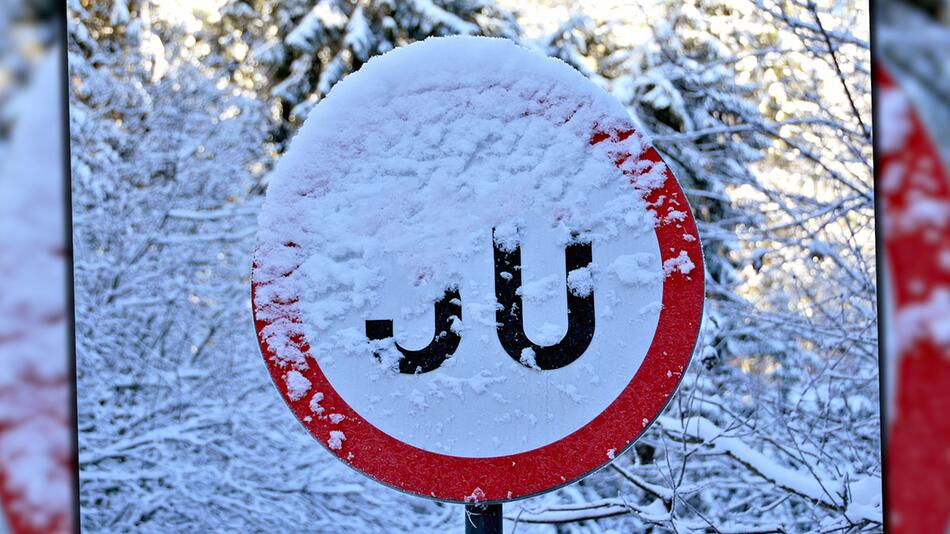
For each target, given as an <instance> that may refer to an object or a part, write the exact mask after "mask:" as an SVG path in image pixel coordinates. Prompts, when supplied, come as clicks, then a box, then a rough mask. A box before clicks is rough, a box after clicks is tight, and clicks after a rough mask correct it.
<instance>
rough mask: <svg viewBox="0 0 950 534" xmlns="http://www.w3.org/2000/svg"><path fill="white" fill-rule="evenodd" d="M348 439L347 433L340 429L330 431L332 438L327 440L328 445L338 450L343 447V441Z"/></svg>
mask: <svg viewBox="0 0 950 534" xmlns="http://www.w3.org/2000/svg"><path fill="white" fill-rule="evenodd" d="M344 441H346V434H344V433H343V432H340V431H339V430H331V431H330V439H329V440H327V446H328V447H330V448H331V449H333V450H335V451H338V450H340V449H342V448H343V442H344Z"/></svg>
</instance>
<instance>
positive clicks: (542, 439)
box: [301, 214, 662, 457]
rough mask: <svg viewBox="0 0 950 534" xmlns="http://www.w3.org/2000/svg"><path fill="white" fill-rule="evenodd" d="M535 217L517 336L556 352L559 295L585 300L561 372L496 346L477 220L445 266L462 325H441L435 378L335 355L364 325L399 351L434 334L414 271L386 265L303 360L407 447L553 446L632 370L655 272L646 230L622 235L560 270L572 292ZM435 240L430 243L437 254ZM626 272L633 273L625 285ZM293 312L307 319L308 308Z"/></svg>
mask: <svg viewBox="0 0 950 534" xmlns="http://www.w3.org/2000/svg"><path fill="white" fill-rule="evenodd" d="M477 215H478V214H473V216H477ZM543 220H544V219H543V216H542V215H540V214H538V215H537V216H536V217H531V218H526V221H529V222H528V223H527V224H526V226H525V228H524V230H523V231H522V233H521V247H520V248H521V267H522V271H521V278H522V283H521V297H522V301H523V304H524V308H523V323H524V334H525V335H527V337H528V339H530V340H531V341H532V342H533V343H534V344H537V345H540V346H554V345H557V344H558V342H560V341H561V339H562V338H564V336H565V334H566V333H567V327H568V321H569V319H568V306H567V294H568V292H569V291H576V292H578V293H582V294H586V295H588V296H591V295H592V296H593V300H594V304H595V305H594V310H595V317H596V321H595V327H594V331H593V338H592V340H591V341H590V344H589V346H588V347H587V349H586V350H585V351H583V353H582V354H579V355H578V358H577V359H576V360H575V361H574V362H573V363H571V364H569V365H566V366H564V367H561V368H558V369H550V370H540V369H534V368H532V367H531V365H532V364H531V362H530V360H528V359H527V358H526V359H525V362H526V363H521V361H520V360H521V358H519V360H518V361H516V360H515V359H514V358H512V357H511V356H510V355H509V354H508V353H507V352H506V351H505V349H504V347H503V346H502V345H501V343H500V341H499V338H498V333H497V327H496V309H495V306H496V305H495V303H496V302H497V300H496V296H495V269H494V261H493V246H492V242H491V228H492V221H490V220H486V221H483V223H482V227H484V228H485V229H486V230H485V232H484V233H485V234H486V235H485V236H484V237H483V238H482V239H481V240H480V241H481V242H480V243H479V246H478V249H477V250H473V252H472V254H470V255H468V256H467V257H458V258H457V260H458V263H457V264H456V265H453V266H452V267H453V270H457V272H458V273H460V274H461V278H460V283H459V287H458V293H459V297H460V300H461V304H462V305H461V310H462V318H461V320H452V322H451V323H449V324H446V327H448V328H450V329H452V328H455V329H456V330H457V331H458V334H459V338H460V342H459V344H458V347H457V348H456V349H455V351H454V353H452V354H451V355H450V356H449V357H448V358H447V359H446V360H445V361H444V362H443V363H441V364H440V365H439V367H437V368H436V369H433V370H431V371H427V372H425V373H420V374H404V373H399V372H392V370H390V369H387V368H385V367H383V366H382V365H381V363H380V362H379V361H377V359H375V358H373V357H372V353H371V352H369V351H368V350H366V349H364V351H363V352H362V353H360V352H353V353H347V343H349V341H350V339H352V337H351V336H355V335H362V332H361V330H363V328H362V327H363V325H364V323H365V321H366V320H367V319H369V320H374V319H380V318H385V319H390V320H392V323H393V330H394V333H395V336H394V338H395V341H396V342H397V343H398V344H399V345H400V346H401V347H405V348H407V349H411V350H420V349H424V348H425V347H427V346H428V345H430V343H432V341H433V337H434V336H435V328H434V325H435V315H436V314H435V307H434V305H433V300H432V297H431V296H430V294H431V291H430V288H428V287H426V286H425V285H423V284H419V285H414V284H413V283H412V282H413V280H414V279H416V278H417V277H418V276H419V275H420V272H419V269H418V268H414V267H416V266H412V265H409V266H407V265H401V264H400V263H399V262H398V260H397V261H393V262H390V263H388V264H387V263H386V262H382V263H380V264H379V265H376V266H372V267H374V268H376V269H378V271H379V274H380V275H381V276H382V277H383V278H384V280H385V281H384V282H382V283H381V285H380V286H379V287H378V289H377V295H378V297H377V299H378V303H377V304H376V305H374V306H369V307H368V308H369V309H368V310H364V311H357V310H354V311H351V312H350V313H347V314H346V315H344V316H342V317H341V318H340V319H339V320H337V321H335V322H334V325H335V326H336V327H337V328H338V330H337V331H338V332H342V333H343V335H341V336H337V335H334V334H333V333H330V334H328V336H327V337H328V342H327V343H325V344H324V343H319V344H318V345H317V346H318V347H319V350H318V351H316V352H315V354H314V357H315V358H316V360H317V363H318V364H319V365H320V368H321V369H322V370H323V372H324V373H325V374H326V376H327V378H328V379H329V380H330V382H331V383H333V384H334V386H335V387H336V390H337V392H339V394H340V395H341V396H342V397H343V399H344V400H345V401H346V402H347V404H349V405H350V406H351V407H352V408H353V409H354V410H356V411H357V412H359V413H360V414H361V415H362V416H363V417H364V418H366V420H367V421H369V422H370V423H371V424H372V425H373V426H376V427H377V428H379V429H380V430H382V431H383V432H386V433H387V434H389V435H391V436H393V437H394V438H396V439H399V440H401V441H404V442H406V443H408V444H410V445H413V446H415V447H419V448H421V449H425V450H428V451H432V452H439V453H443V454H450V455H455V456H465V457H486V456H503V455H509V454H516V453H519V452H524V451H529V450H532V449H536V448H539V447H543V446H545V445H547V444H549V443H552V442H554V441H557V440H559V439H561V438H563V437H564V436H567V435H568V434H570V433H572V432H574V431H576V430H578V429H579V428H581V427H582V426H584V425H585V424H587V423H589V422H590V421H591V420H592V419H594V417H596V416H597V415H598V414H600V413H601V412H602V411H603V410H604V409H605V408H606V407H607V406H608V405H609V404H610V403H611V402H613V400H614V399H616V398H617V396H618V395H619V394H620V392H621V391H622V390H623V389H624V388H625V387H626V386H627V384H629V383H630V380H631V379H632V378H633V375H634V374H635V373H636V371H637V369H638V368H639V367H640V363H641V362H642V361H643V358H644V356H645V355H646V353H647V350H648V349H649V347H650V343H651V342H652V340H653V334H654V332H655V330H656V324H657V320H658V318H659V315H660V307H661V301H662V284H661V283H660V282H661V280H660V278H661V277H660V276H658V275H659V274H661V273H662V264H661V262H660V253H659V246H658V244H657V240H656V237H655V235H654V234H653V232H652V231H651V232H649V233H644V234H642V235H640V236H638V237H633V236H632V235H631V234H628V235H625V236H624V239H620V238H617V239H614V240H607V239H604V240H598V241H597V242H596V243H595V244H594V246H593V247H592V252H593V262H591V263H590V264H589V265H585V266H584V267H583V270H582V271H577V270H575V271H573V272H572V273H571V276H572V277H573V280H574V281H575V282H578V283H576V284H574V286H575V287H573V288H572V287H570V285H569V281H568V280H570V279H569V278H568V274H567V272H566V267H565V247H564V245H563V244H561V243H562V242H563V240H564V239H565V237H569V236H565V235H564V232H563V231H560V232H559V231H558V229H556V228H551V227H550V225H546V224H543V223H542V221H543ZM532 222H534V223H535V224H532ZM392 224H398V223H397V222H396V221H392ZM341 237H343V236H341ZM449 238H450V236H446V237H445V239H449ZM344 239H345V238H344ZM439 241H441V240H440V239H436V240H435V242H433V243H432V244H431V246H435V247H437V244H438V242H439ZM415 246H430V244H429V243H425V242H421V243H417V244H416V245H415ZM388 252H389V254H392V256H393V257H394V258H398V257H405V256H411V251H388ZM425 267H426V266H422V270H423V271H425ZM311 268H312V270H311ZM301 270H302V271H303V274H304V276H305V277H307V278H310V277H314V278H315V279H310V280H308V279H307V278H304V279H303V280H302V281H301V284H302V285H309V284H314V283H317V282H318V280H319V278H320V276H321V275H322V274H323V271H322V269H321V267H320V265H319V264H318V263H317V264H308V263H306V262H305V263H304V264H303V265H302V266H301ZM631 271H634V272H635V273H636V274H635V276H633V277H628V275H629V274H630V272H631ZM648 273H653V274H654V275H655V276H650V275H649V274H648ZM631 282H632V283H631ZM302 309H303V311H304V318H305V321H307V320H308V319H310V318H308V317H307V309H308V308H307V306H306V305H304V306H303V307H302ZM443 331H444V330H443ZM397 354H398V352H397ZM529 355H530V353H528V354H526V356H529ZM620 355H622V357H618V356H620ZM397 357H398V356H397ZM367 393H369V394H367Z"/></svg>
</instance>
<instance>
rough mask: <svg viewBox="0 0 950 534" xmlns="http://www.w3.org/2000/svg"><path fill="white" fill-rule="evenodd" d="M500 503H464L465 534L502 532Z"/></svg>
mask: <svg viewBox="0 0 950 534" xmlns="http://www.w3.org/2000/svg"><path fill="white" fill-rule="evenodd" d="M501 506H502V505H500V504H484V505H483V504H466V505H465V534H502V528H501V525H502V515H501Z"/></svg>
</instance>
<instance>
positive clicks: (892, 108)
mask: <svg viewBox="0 0 950 534" xmlns="http://www.w3.org/2000/svg"><path fill="white" fill-rule="evenodd" d="M878 96H879V100H878V102H877V105H878V106H879V107H878V110H879V113H880V115H879V118H878V120H880V121H881V123H882V124H886V125H887V127H885V128H880V130H879V133H880V138H879V139H878V143H879V144H878V147H879V148H880V149H881V152H882V153H884V154H890V153H893V152H895V151H897V150H900V149H901V148H903V147H904V144H905V143H906V142H907V136H908V135H910V131H911V127H912V124H911V120H910V102H908V100H907V97H906V96H904V94H903V93H901V92H900V91H899V90H896V89H882V90H881V92H880V93H879V95H878Z"/></svg>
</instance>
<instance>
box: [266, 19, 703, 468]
mask: <svg viewBox="0 0 950 534" xmlns="http://www.w3.org/2000/svg"><path fill="white" fill-rule="evenodd" d="M629 125H630V121H629V118H628V115H627V112H626V110H625V109H624V108H623V106H622V105H620V104H619V103H618V102H616V101H615V100H614V99H613V98H611V97H610V96H609V95H608V94H607V93H605V92H603V91H602V90H601V89H599V88H598V87H596V86H595V85H594V84H592V83H591V82H590V81H588V80H587V79H586V78H584V77H583V76H582V75H581V74H580V73H578V72H577V71H575V70H574V69H573V68H571V67H569V66H568V65H566V64H565V63H563V62H561V61H559V60H556V59H551V58H545V57H542V56H540V55H536V54H534V53H532V52H529V51H528V50H525V49H523V48H521V47H519V46H517V45H515V44H514V43H512V42H510V41H507V40H502V39H489V38H476V37H451V38H438V39H428V40H426V41H424V42H421V43H416V44H412V45H409V46H406V47H403V48H399V49H396V50H394V51H391V52H389V53H387V54H385V55H383V56H379V57H376V58H373V59H371V60H370V61H369V62H368V63H367V64H366V65H364V66H363V68H362V69H361V70H360V71H359V72H357V73H355V74H353V75H350V76H349V77H347V78H346V79H344V80H343V81H342V82H340V83H339V84H337V85H336V86H335V87H334V88H333V90H332V91H331V92H330V94H329V95H328V96H327V97H326V98H325V99H324V100H323V101H322V102H320V104H318V105H317V106H316V107H315V108H314V110H313V112H312V113H311V114H310V116H309V118H308V119H307V121H306V123H305V124H304V125H303V126H302V128H301V129H300V131H299V133H298V134H297V136H296V137H295V138H294V140H293V142H292V145H291V147H290V149H289V150H288V152H287V153H286V154H285V155H284V157H283V158H282V159H281V160H280V162H279V163H278V165H277V166H276V168H275V170H274V172H273V174H272V176H271V179H270V187H269V190H268V195H267V200H266V202H265V206H264V209H263V211H262V213H261V216H260V219H259V233H258V248H257V250H256V258H255V261H256V264H257V268H256V270H255V283H257V284H258V289H257V295H258V296H257V299H256V301H257V302H258V306H259V308H258V311H257V313H258V318H259V319H267V320H271V321H273V322H272V324H270V325H269V326H268V327H267V328H266V329H265V330H264V332H263V333H264V336H265V337H266V338H267V340H268V342H269V344H270V346H271V347H273V348H274V349H275V352H276V359H277V362H278V363H279V364H281V365H290V366H291V367H292V368H294V369H300V370H304V369H306V368H307V367H308V365H309V363H308V362H307V361H306V359H305V358H304V356H303V355H302V354H300V353H299V350H298V349H297V348H296V347H295V346H294V344H293V343H291V342H290V340H291V338H292V337H293V336H295V335H297V334H299V333H301V331H302V330H303V331H305V332H306V339H307V342H308V343H309V345H310V347H311V355H313V356H314V357H315V358H316V359H317V361H318V362H319V365H320V368H321V370H322V371H323V372H324V373H325V374H326V375H327V377H328V378H329V379H330V381H331V382H332V383H333V384H334V387H336V388H337V389H338V391H339V392H340V393H341V395H343V397H344V400H346V401H347V402H348V403H349V404H350V405H351V406H352V407H354V409H356V410H357V411H358V412H360V413H361V414H362V415H363V416H364V417H367V418H368V419H370V421H371V422H372V423H373V424H375V425H377V426H380V427H381V428H382V429H383V430H384V431H386V432H388V433H390V434H391V435H394V436H396V437H398V438H400V439H403V440H405V441H409V442H412V443H413V444H414V445H416V446H422V447H424V448H430V449H431V448H434V449H436V450H439V451H440V452H445V451H451V452H453V453H455V454H461V455H474V456H482V455H495V454H500V453H514V452H518V451H520V450H528V449H530V448H534V447H537V446H541V445H543V444H545V443H547V442H550V441H553V440H555V439H558V438H560V437H562V436H563V435H566V434H567V433H570V432H572V431H574V430H576V429H577V428H580V427H581V426H583V425H584V424H586V423H587V422H588V421H590V420H591V419H592V418H593V417H594V416H595V415H596V414H597V413H599V412H600V411H602V410H603V408H604V407H606V405H608V404H609V403H610V402H612V400H613V399H614V398H616V395H617V394H619V392H620V391H621V390H622V388H623V387H624V386H625V385H626V384H627V383H628V382H629V381H630V378H631V377H632V376H633V374H634V373H635V372H636V370H637V368H638V367H639V365H640V362H642V359H643V356H644V355H645V353H646V350H647V348H648V347H649V344H650V341H651V340H652V333H653V331H654V330H655V328H656V320H657V317H658V316H659V311H660V306H659V302H660V300H661V296H662V284H661V283H660V282H661V281H662V279H663V273H664V270H666V271H667V274H671V273H672V274H674V275H677V276H679V275H687V274H688V273H689V272H690V271H691V269H692V267H693V265H692V263H691V262H689V259H688V258H686V257H685V256H683V257H677V258H675V259H674V260H672V263H669V264H668V265H667V266H666V267H665V268H664V266H663V265H662V264H661V261H660V250H659V246H658V244H657V241H656V236H655V233H654V228H655V225H656V224H658V221H657V218H656V216H655V215H654V213H653V212H652V211H651V210H650V209H648V206H647V204H646V202H645V201H644V200H643V198H644V196H645V195H646V194H647V193H649V192H650V191H651V190H652V189H655V188H656V187H659V186H661V185H662V184H663V183H664V181H665V179H666V175H665V172H666V169H665V166H664V165H663V164H653V163H650V162H638V159H637V156H638V155H640V154H641V153H642V151H643V150H644V149H645V143H644V141H643V140H642V139H641V138H640V137H638V136H637V135H630V136H628V137H622V138H621V137H620V136H618V135H617V133H618V131H623V130H627V129H628V128H629ZM595 132H607V133H612V134H613V135H612V137H611V138H610V139H608V140H606V141H604V142H599V143H596V144H592V143H591V139H592V137H593V135H594V134H595ZM625 154H630V155H632V156H633V157H632V158H630V159H629V160H628V162H627V163H625V164H624V166H623V169H620V168H618V167H617V165H615V161H617V160H618V159H622V157H623V155H625ZM624 170H626V171H627V174H624V172H623V171H624ZM631 177H633V179H631ZM673 219H674V220H670V221H661V222H660V223H661V224H678V219H676V218H675V217H674V218H673ZM493 228H494V229H495V239H496V240H497V242H498V243H499V246H501V247H502V248H503V249H506V250H512V249H513V248H515V247H516V246H518V245H519V244H521V243H522V242H525V243H527V245H526V246H523V247H522V266H523V269H522V271H523V272H522V281H523V286H522V288H521V295H522V296H523V297H524V301H525V303H526V306H525V308H526V309H525V312H524V313H525V323H526V324H525V332H526V334H528V335H529V337H531V338H532V339H533V340H534V341H535V342H536V343H540V344H546V343H545V340H547V341H548V342H556V341H558V340H559V339H560V337H561V336H563V334H564V332H565V329H566V320H567V319H566V313H565V311H564V310H565V302H566V300H565V299H566V295H565V283H566V281H565V279H566V278H567V280H568V282H567V283H568V284H569V289H570V291H572V292H574V294H576V295H580V296H585V295H588V294H590V292H591V291H594V286H595V285H596V286H597V289H596V291H597V292H598V295H597V299H598V303H599V304H600V306H599V307H598V311H597V313H598V316H597V330H596V335H595V338H594V341H593V342H592V344H591V347H590V349H589V350H588V351H587V353H585V356H584V358H585V359H586V361H588V363H591V364H593V369H594V372H593V373H591V372H590V371H589V370H588V369H585V368H581V367H579V366H576V365H575V366H567V367H564V368H562V369H558V370H556V371H545V372H539V371H536V370H532V369H529V368H527V367H524V366H520V365H519V364H518V362H515V361H513V360H512V359H511V358H509V357H508V356H507V355H506V354H504V353H503V351H502V350H501V348H500V347H499V345H498V340H497V338H496V334H495V310H496V305H497V304H496V302H495V296H494V282H493V278H492V275H493V264H492V229H493ZM575 236H579V237H575ZM689 237H691V238H693V239H695V236H689ZM529 238H530V239H529ZM526 239H527V240H526ZM575 239H579V240H583V241H585V242H588V241H589V242H591V243H592V249H593V255H594V261H593V263H592V264H591V266H590V267H589V268H584V269H581V270H575V271H573V272H571V273H565V267H564V265H565V264H564V247H565V246H566V245H567V244H568V243H570V242H572V240H575ZM684 242H686V238H685V237H684ZM630 254H633V256H630V257H628V256H627V255H630ZM683 258H685V259H683ZM598 264H600V265H608V266H609V268H608V269H607V273H608V274H610V275H611V276H602V277H598V276H597V274H598V273H597V271H596V265H598ZM674 271H675V273H674ZM598 284H599V285H598ZM452 287H457V288H458V289H459V291H460V294H461V296H462V299H461V300H462V309H463V312H462V315H463V316H462V318H461V320H456V321H455V322H454V324H453V326H452V329H453V330H454V331H457V332H460V333H461V334H462V344H461V345H460V347H459V349H458V350H457V351H456V353H455V355H454V357H452V358H450V359H449V360H447V361H446V362H445V363H444V364H443V365H442V367H440V368H439V369H438V370H437V371H434V372H431V373H429V374H428V375H427V376H426V378H425V380H423V379H422V378H421V377H417V376H412V375H402V376H399V375H398V373H393V372H391V370H392V369H393V367H394V365H393V363H394V361H395V360H396V359H398V357H399V354H398V352H396V351H395V350H394V349H393V347H392V346H391V342H390V345H389V346H388V349H387V348H386V347H385V346H384V345H385V344H384V343H382V344H381V343H379V342H377V343H376V344H375V345H372V344H370V343H368V342H367V340H366V338H365V334H364V333H363V324H364V321H365V320H366V319H391V320H393V322H394V329H395V339H396V341H398V342H399V343H400V345H402V346H404V347H407V348H410V349H418V348H421V347H424V346H425V345H426V344H428V343H429V341H430V340H431V339H432V336H433V327H432V324H433V303H434V302H435V301H437V300H438V299H440V298H442V296H443V294H444V291H445V290H446V288H452ZM620 296H622V297H623V298H622V299H621V298H620ZM295 299H296V300H298V302H299V307H300V310H301V314H302V320H303V323H302V325H301V324H300V323H299V322H296V321H294V320H290V319H288V318H286V317H282V316H280V314H279V313H277V312H274V309H273V308H271V307H269V306H267V305H261V304H260V303H262V302H263V303H266V302H278V301H283V302H288V301H294V300H295ZM621 301H623V302H628V303H635V305H636V307H635V308H633V309H635V310H641V309H645V310H650V313H633V312H631V313H623V314H621V313H613V314H608V313H607V311H608V310H610V309H611V308H616V307H617V305H618V304H619V303H620V302H621ZM373 346H375V347H376V348H378V349H380V350H381V352H382V353H383V365H382V366H380V365H379V364H378V363H377V361H376V360H375V359H374V357H373V355H372V349H373ZM619 354H622V355H623V356H624V357H623V358H618V357H617V356H618V355H619ZM393 355H394V356H393ZM531 356H532V355H531V354H524V355H522V357H523V359H524V360H525V361H526V362H527V363H528V364H529V365H530V361H531ZM512 365H514V366H516V367H517V369H516V371H517V373H516V372H515V371H511V367H510V366H512ZM486 373H487V377H486ZM513 375H516V376H517V377H518V378H517V383H514V384H513V383H510V381H509V382H508V383H505V382H506V377H510V376H513ZM289 376H290V375H288V377H289ZM354 377H355V378H354ZM446 380H448V381H469V380H474V381H476V382H478V383H479V385H480V386H481V388H482V391H481V392H477V391H475V389H476V388H475V387H474V386H473V387H470V388H463V387H457V388H454V389H451V390H448V391H447V390H446V389H445V388H444V387H442V386H444V385H445V381H446ZM344 382H345V383H346V384H344ZM552 382H553V387H552ZM590 383H597V384H598V387H597V388H593V390H592V391H585V394H587V395H588V397H590V398H588V399H587V401H588V402H585V403H584V405H583V406H579V405H578V404H577V403H576V402H575V399H574V398H572V397H576V393H575V395H571V393H572V391H568V389H567V388H560V389H559V388H558V387H557V385H568V384H573V385H575V386H584V385H585V384H590ZM288 385H290V384H289V383H288ZM338 385H339V387H338ZM420 386H422V387H420ZM414 390H415V391H416V392H417V394H415V395H408V394H406V392H407V391H414ZM294 391H296V392H299V391H301V390H300V389H295V390H294ZM452 391H454V392H460V393H461V397H459V396H458V395H454V394H450V395H446V393H451V392H452ZM370 392H372V393H373V394H372V395H371V394H370ZM543 392H547V393H543ZM292 394H293V393H292ZM381 400H384V401H385V402H380V401H381ZM476 403H478V404H479V406H480V408H478V410H475V409H474V408H471V409H469V410H468V411H472V414H470V415H471V416H472V417H475V418H477V419H479V420H478V421H477V422H478V423H479V424H473V422H472V420H471V419H467V418H468V416H467V415H466V416H463V415H457V414H467V409H466V408H465V407H466V406H471V405H474V404H476ZM495 404H497V406H495ZM513 406H514V407H517V409H514V408H513ZM443 412H444V413H443ZM476 412H477V413H476ZM453 414H456V415H453ZM552 414H558V417H559V418H560V420H561V422H560V423H559V424H558V425H541V426H543V427H545V428H544V429H541V428H535V429H533V430H531V432H527V431H526V428H527V427H528V426H533V424H534V423H533V422H535V421H538V420H544V419H548V418H550V416H551V415H552ZM423 415H425V417H423ZM400 417H401V419H400ZM374 418H375V419H374ZM481 419H485V421H481ZM387 421H390V423H389V426H387ZM433 421H439V422H440V423H439V424H440V425H441V424H442V423H445V425H446V426H438V427H437V426H435V425H434V424H432V422H433ZM482 424H484V425H487V426H480V425H482ZM453 425H455V426H458V427H459V429H457V430H458V432H462V430H461V429H463V428H469V429H470V428H473V427H477V428H482V429H485V428H488V429H491V430H495V431H497V434H496V437H498V436H500V437H502V438H504V439H501V440H497V439H496V440H494V442H495V443H499V442H500V444H499V445H497V446H491V447H488V449H491V450H488V449H486V448H485V447H486V446H483V444H479V443H477V442H476V441H475V440H458V439H445V440H444V441H443V440H442V439H441V438H445V436H449V435H455V436H458V433H457V432H456V431H455V430H453V429H452V428H450V427H452V426H453ZM493 425H494V426H493ZM469 432H471V431H470V430H469ZM528 434H530V436H529V435H528ZM423 442H424V443H423Z"/></svg>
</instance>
